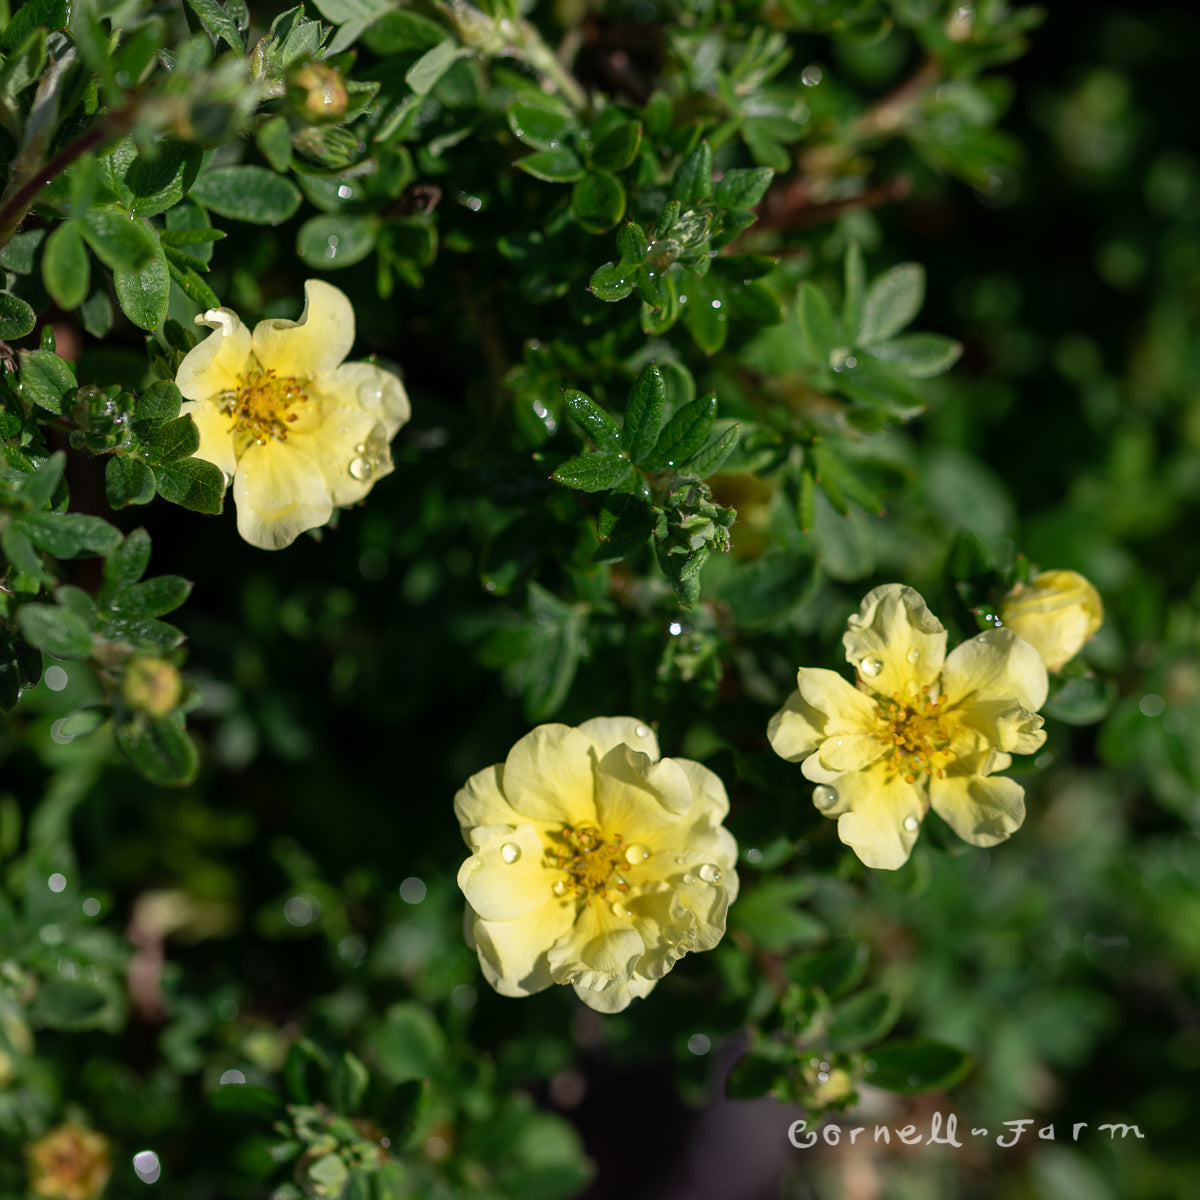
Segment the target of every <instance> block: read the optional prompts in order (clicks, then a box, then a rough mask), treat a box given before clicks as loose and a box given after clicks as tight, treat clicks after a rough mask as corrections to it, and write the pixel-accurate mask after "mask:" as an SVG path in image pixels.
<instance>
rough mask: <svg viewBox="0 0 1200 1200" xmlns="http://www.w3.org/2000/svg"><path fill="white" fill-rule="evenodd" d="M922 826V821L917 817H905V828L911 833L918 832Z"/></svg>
mask: <svg viewBox="0 0 1200 1200" xmlns="http://www.w3.org/2000/svg"><path fill="white" fill-rule="evenodd" d="M920 827H921V822H920V821H918V820H917V818H916V817H912V816H909V817H905V818H904V828H905V829H907V830H908V832H909V833H916V832H917V830H918V829H919V828H920Z"/></svg>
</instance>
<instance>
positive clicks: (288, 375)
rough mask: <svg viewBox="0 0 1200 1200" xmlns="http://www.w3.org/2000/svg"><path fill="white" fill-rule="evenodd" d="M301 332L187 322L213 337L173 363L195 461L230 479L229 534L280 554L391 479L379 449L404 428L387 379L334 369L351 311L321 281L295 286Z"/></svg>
mask: <svg viewBox="0 0 1200 1200" xmlns="http://www.w3.org/2000/svg"><path fill="white" fill-rule="evenodd" d="M304 295H305V305H304V312H303V313H301V315H300V320H298V321H283V320H269V321H260V322H259V323H258V325H256V326H255V328H254V333H253V334H251V332H250V330H249V329H247V328H246V326H245V325H243V324H242V323H241V321H240V320H238V318H237V315H236V314H235V313H233V312H230V310H229V309H227V308H213V309H209V311H208V312H206V313H205V314H204V315H203V316H200V317H197V318H196V323H197V324H198V325H207V326H208V327H209V328H210V329H212V330H213V331H214V332H212V333H210V334H209V335H208V337H206V338H205V339H204V341H202V342H201V343H200V344H199V345H198V346H195V347H194V348H193V349H192V350H191V351H190V352H189V353H188V354H187V356H186V357H185V358H184V360H183V362H182V363H180V364H179V372H178V374H177V375H176V377H175V382H176V384H177V385H178V387H179V390H180V391H181V392H182V393H183V395H184V397H185V399H186V400H187V401H188V402H187V403H186V404H184V406H183V408H182V412H183V413H184V414H185V415H190V416H191V418H192V420H194V421H195V422H196V427H197V428H198V429H199V431H200V448H199V450H197V451H196V457H197V458H202V459H205V460H206V461H208V462H210V463H214V464H215V465H216V466H218V467H220V469H221V470H222V471H224V472H225V475H226V477H227V478H231V479H232V480H233V496H234V500H235V502H236V504H237V524H238V532H239V533H240V534H241V535H242V537H244V538H245V539H246V541H248V542H249V543H250V544H251V545H252V546H258V547H260V548H261V549H263V550H278V549H280V548H282V547H283V546H287V545H289V544H290V543H291V542H293V541H294V540H295V539H296V538H297V537H298V536H299V535H300V534H301V533H303V532H304V531H305V530H306V529H315V528H317V527H318V526H320V525H324V524H325V523H326V522H327V521H328V520H329V518H330V517H331V516H332V515H333V510H334V509H335V508H337V507H340V506H343V505H347V504H354V503H356V502H357V501H359V500H361V499H362V498H363V497H364V496H365V495H366V494H367V493H368V492H369V491H370V490H371V487H372V485H373V484H374V483H375V481H376V480H377V479H379V478H381V477H382V476H384V475H386V474H388V472H389V471H391V469H392V458H391V453H390V451H389V449H388V443H389V442H390V441H391V440H392V438H393V437H394V436H395V435H396V431H397V430H398V429H399V428H400V426H401V425H403V424H404V422H405V421H407V420H408V416H409V405H408V396H407V395H406V394H405V391H404V386H403V385H402V384H401V382H400V380H399V379H397V378H396V376H395V375H393V374H391V373H390V372H388V371H384V370H381V369H380V368H379V367H375V366H372V365H371V364H370V363H343V361H342V360H343V359H344V358H345V357H346V355H347V354H349V353H350V348H351V346H352V345H353V344H354V309H353V308H351V307H350V301H349V300H348V299H347V298H346V296H345V294H344V293H343V292H341V291H339V290H338V289H337V288H335V287H333V286H331V285H330V284H328V283H324V282H322V281H321V280H319V279H310V280H309V281H308V282H307V283H306V284H305V285H304Z"/></svg>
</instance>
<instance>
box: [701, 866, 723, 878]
mask: <svg viewBox="0 0 1200 1200" xmlns="http://www.w3.org/2000/svg"><path fill="white" fill-rule="evenodd" d="M700 878H701V879H703V880H704V882H705V883H720V882H721V868H720V867H717V866H714V865H713V864H712V863H705V864H704V865H703V866H702V867H701V868H700Z"/></svg>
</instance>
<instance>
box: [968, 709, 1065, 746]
mask: <svg viewBox="0 0 1200 1200" xmlns="http://www.w3.org/2000/svg"><path fill="white" fill-rule="evenodd" d="M959 713H960V717H961V720H962V722H963V725H964V726H965V727H967V728H969V729H973V730H976V731H977V732H979V733H980V734H982V735H983V737H984V738H985V739H986V741H987V743H988V745H989V746H990V747H994V748H995V749H997V750H1005V751H1013V752H1015V753H1017V754H1032V753H1033V752H1034V751H1035V750H1037V749H1039V748H1040V747H1041V746H1042V745H1043V743H1044V742H1045V741H1046V731H1045V730H1044V729H1043V728H1042V726H1043V725H1044V724H1045V722H1044V720H1043V719H1042V718H1041V717H1039V716H1038V714H1037V713H1033V712H1030V711H1029V709H1027V708H1022V707H1021V706H1020V705H1019V704H1014V703H1013V702H1012V701H1011V700H983V701H980V702H978V703H971V702H970V701H968V702H966V703H964V704H963V705H962V707H961V708H960V709H959ZM957 740H958V739H956V742H957Z"/></svg>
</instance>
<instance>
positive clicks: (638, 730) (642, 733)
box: [633, 725, 650, 737]
mask: <svg viewBox="0 0 1200 1200" xmlns="http://www.w3.org/2000/svg"><path fill="white" fill-rule="evenodd" d="M633 732H634V733H635V734H636V735H637V736H638V737H646V736H648V735H649V733H650V730H649V729H647V728H646V726H645V725H638V726H636V727H635V729H634V731H633Z"/></svg>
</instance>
